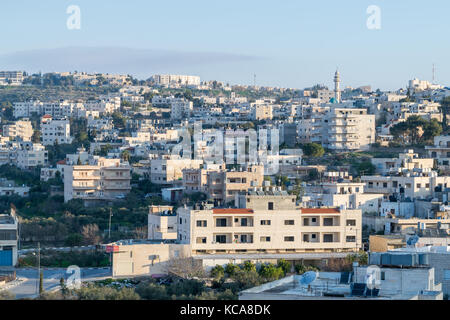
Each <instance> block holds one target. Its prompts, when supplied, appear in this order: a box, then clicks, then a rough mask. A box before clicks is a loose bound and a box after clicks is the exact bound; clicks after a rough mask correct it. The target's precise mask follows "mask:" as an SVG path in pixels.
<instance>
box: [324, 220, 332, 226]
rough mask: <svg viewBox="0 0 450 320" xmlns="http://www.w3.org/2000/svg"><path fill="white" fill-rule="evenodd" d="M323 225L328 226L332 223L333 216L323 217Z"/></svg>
mask: <svg viewBox="0 0 450 320" xmlns="http://www.w3.org/2000/svg"><path fill="white" fill-rule="evenodd" d="M323 225H324V226H327V227H330V226H332V225H333V218H324V219H323Z"/></svg>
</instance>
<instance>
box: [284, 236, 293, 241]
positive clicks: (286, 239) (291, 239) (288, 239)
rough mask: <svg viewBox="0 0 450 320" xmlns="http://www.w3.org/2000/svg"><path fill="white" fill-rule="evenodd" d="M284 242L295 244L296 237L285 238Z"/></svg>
mask: <svg viewBox="0 0 450 320" xmlns="http://www.w3.org/2000/svg"><path fill="white" fill-rule="evenodd" d="M284 241H285V242H294V237H293V236H289V237H284Z"/></svg>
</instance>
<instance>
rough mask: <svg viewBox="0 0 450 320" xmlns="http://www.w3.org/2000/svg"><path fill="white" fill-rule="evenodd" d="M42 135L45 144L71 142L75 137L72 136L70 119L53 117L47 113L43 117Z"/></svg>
mask: <svg viewBox="0 0 450 320" xmlns="http://www.w3.org/2000/svg"><path fill="white" fill-rule="evenodd" d="M41 131H42V134H41V137H42V143H43V145H45V146H48V145H54V144H55V142H56V141H58V144H70V143H72V140H73V138H72V137H71V136H70V121H69V120H68V119H53V118H52V116H50V115H45V116H43V117H42V119H41Z"/></svg>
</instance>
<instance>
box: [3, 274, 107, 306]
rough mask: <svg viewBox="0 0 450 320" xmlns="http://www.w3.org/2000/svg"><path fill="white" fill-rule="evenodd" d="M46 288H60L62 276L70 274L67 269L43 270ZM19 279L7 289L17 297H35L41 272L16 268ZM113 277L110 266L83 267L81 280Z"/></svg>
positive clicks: (65, 277) (66, 276) (47, 289)
mask: <svg viewBox="0 0 450 320" xmlns="http://www.w3.org/2000/svg"><path fill="white" fill-rule="evenodd" d="M42 271H43V275H44V290H45V291H52V290H55V289H57V288H59V281H60V279H61V278H62V277H64V279H67V278H68V277H69V276H70V274H69V273H66V269H47V268H44V269H43V270H42ZM16 275H17V278H18V281H16V282H15V283H14V284H13V286H12V287H11V288H8V289H7V290H8V291H9V292H11V293H12V294H15V295H16V299H24V298H34V297H36V296H37V292H38V290H39V274H38V271H37V269H28V268H21V269H16ZM107 277H111V269H110V268H81V281H92V280H100V279H104V278H107Z"/></svg>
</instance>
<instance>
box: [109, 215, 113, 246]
mask: <svg viewBox="0 0 450 320" xmlns="http://www.w3.org/2000/svg"><path fill="white" fill-rule="evenodd" d="M112 216H113V214H112V208H109V230H108V238H109V239H108V240H111V217H112Z"/></svg>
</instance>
